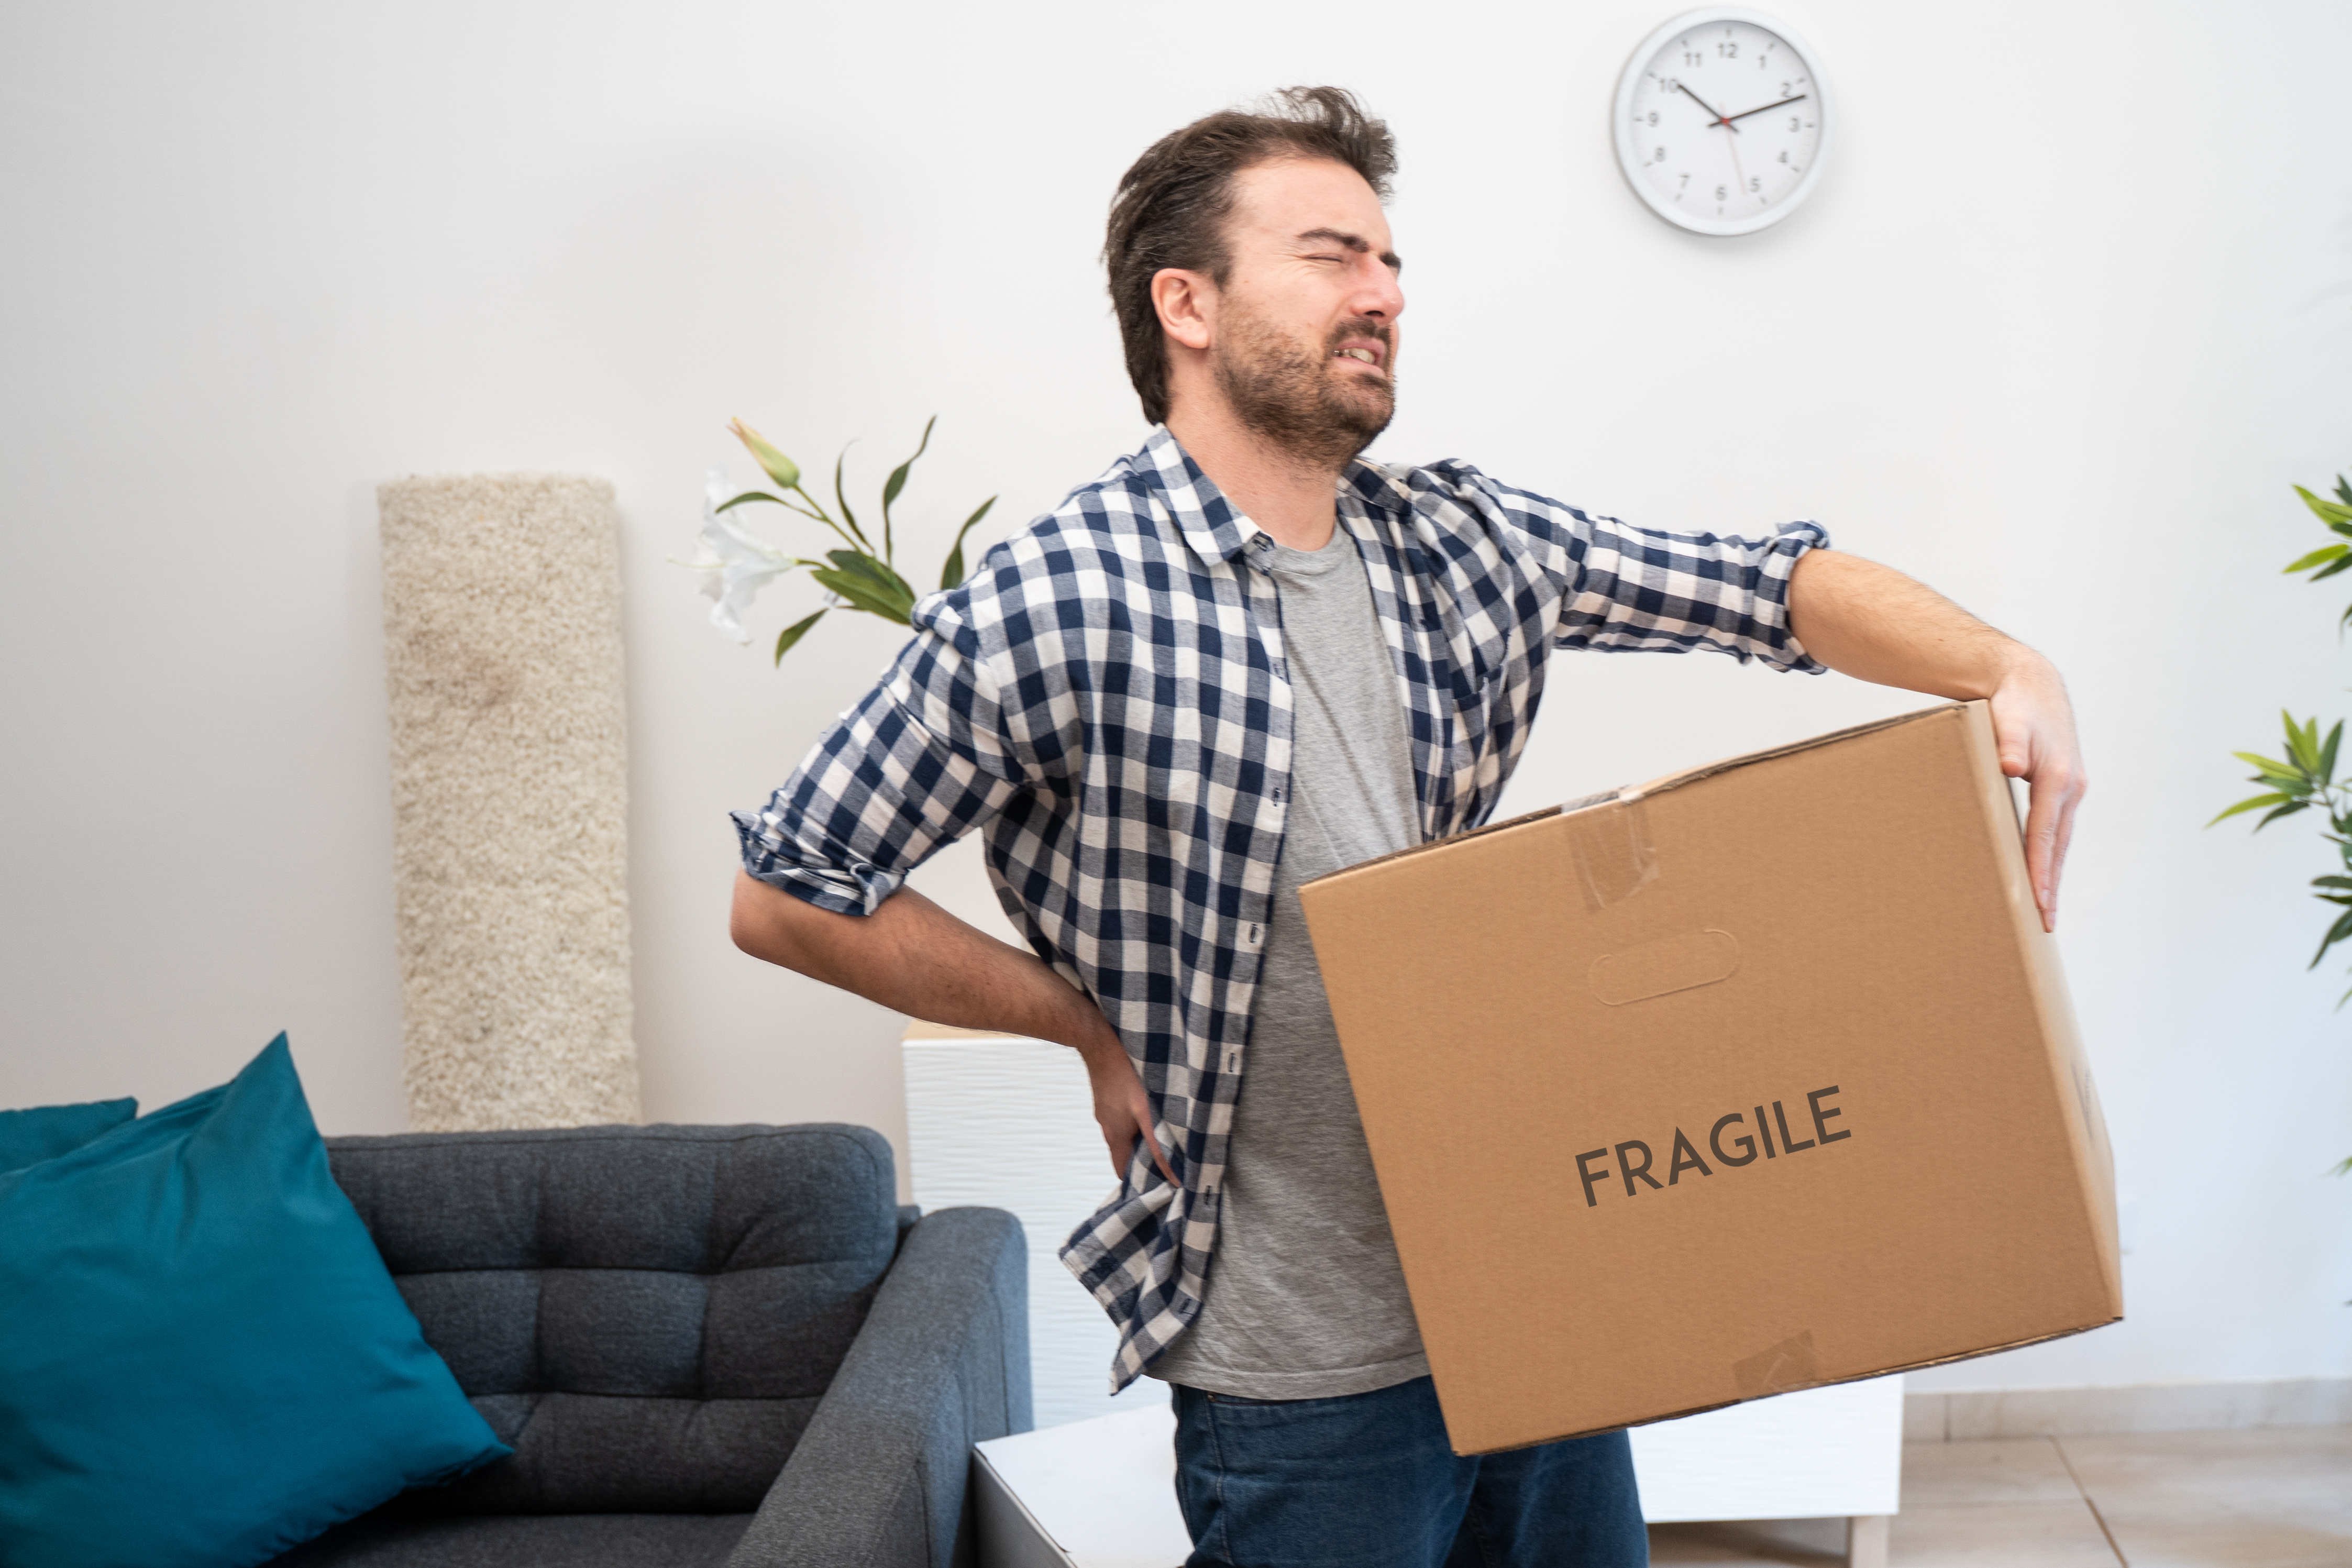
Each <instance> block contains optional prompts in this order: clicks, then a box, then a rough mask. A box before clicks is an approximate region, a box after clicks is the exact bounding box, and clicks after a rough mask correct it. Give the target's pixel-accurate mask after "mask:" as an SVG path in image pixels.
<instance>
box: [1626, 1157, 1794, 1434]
mask: <svg viewBox="0 0 2352 1568" xmlns="http://www.w3.org/2000/svg"><path fill="white" fill-rule="evenodd" d="M1628 1185H1631V1184H1630V1183H1629V1184H1628ZM1731 1381H1732V1383H1733V1384H1735V1385H1736V1386H1737V1387H1738V1390H1739V1397H1740V1398H1742V1399H1761V1398H1763V1397H1764V1396H1765V1395H1766V1394H1787V1393H1789V1392H1790V1391H1791V1390H1792V1389H1799V1388H1812V1387H1816V1386H1818V1385H1819V1384H1820V1383H1821V1382H1822V1358H1821V1357H1820V1355H1818V1354H1817V1353H1815V1352H1814V1350H1813V1331H1812V1330H1811V1329H1807V1330H1805V1331H1803V1332H1802V1333H1797V1334H1791V1335H1790V1336H1789V1337H1788V1338H1787V1339H1785V1340H1782V1341H1781V1342H1780V1343H1779V1344H1777V1345H1774V1346H1772V1347H1771V1348H1770V1349H1769V1350H1762V1351H1759V1352H1756V1353H1755V1354H1754V1355H1752V1356H1749V1357H1748V1359H1747V1360H1746V1361H1736V1362H1733V1363H1731Z"/></svg>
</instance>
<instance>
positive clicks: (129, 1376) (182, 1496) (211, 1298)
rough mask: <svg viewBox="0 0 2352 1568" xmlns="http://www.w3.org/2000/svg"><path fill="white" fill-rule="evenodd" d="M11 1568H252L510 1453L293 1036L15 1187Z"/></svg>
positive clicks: (6, 1281)
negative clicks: (413, 1301) (320, 1124)
mask: <svg viewBox="0 0 2352 1568" xmlns="http://www.w3.org/2000/svg"><path fill="white" fill-rule="evenodd" d="M0 1303H5V1308H0V1563H6V1564H7V1565H8V1568H129V1565H132V1564H136V1565H137V1568H243V1565H246V1564H251V1563H266V1562H268V1560H269V1559H270V1558H272V1557H275V1556H277V1555H278V1553H280V1552H284V1551H286V1550H287V1549H288V1548H289V1547H292V1546H294V1545H296V1544H297V1543H299V1542H303V1541H306V1540H308V1539H310V1537H311V1536H313V1535H316V1534H318V1533H319V1532H320V1531H324V1530H326V1529H327V1528H328V1527H329V1526H331V1525H333V1524H336V1523H339V1522H341V1521H343V1520H346V1519H350V1518H352V1516H354V1515H356V1514H360V1513H362V1512H365V1511H366V1510H369V1509H371V1508H373V1507H374V1506H375V1505H377V1504H378V1503H381V1502H383V1501H384V1500H387V1499H389V1498H390V1497H392V1496H393V1495H394V1493H396V1492H398V1491H400V1490H402V1489H404V1488H406V1487H411V1486H416V1485H421V1484H426V1483H430V1482H434V1481H440V1480H446V1479H449V1478H451V1477H453V1476H457V1475H460V1474H463V1473H464V1472H465V1471H467V1470H470V1469H472V1468H475V1467H477V1466H478V1465H481V1464H484V1463H486V1462H488V1461H489V1460H491V1459H495V1458H500V1457H502V1456H504V1455H506V1454H508V1453H510V1452H511V1451H512V1450H510V1449H509V1448H508V1447H506V1446H505V1445H504V1444H502V1443H500V1442H499V1440H498V1438H497V1437H496V1436H493V1435H492V1433H491V1431H490V1429H489V1427H488V1425H487V1424H486V1423H485V1422H484V1421H483V1420H482V1418H481V1416H479V1415H477V1414H476V1413H475V1412H474V1409H473V1407H472V1406H471V1405H468V1404H467V1402H466V1396H465V1394H463V1393H462V1392H460V1391H459V1389H458V1387H457V1380H456V1379H455V1378H453V1377H452V1376H451V1375H450V1374H449V1369H448V1367H447V1366H446V1365H445V1364H443V1363H442V1360H441V1358H440V1357H439V1356H437V1355H436V1354H435V1353H434V1352H433V1351H432V1349H431V1347H429V1346H427V1345H426V1344H425V1337H424V1335H423V1333H422V1332H420V1331H418V1329H417V1326H416V1319H415V1316H414V1315H413V1314H412V1313H411V1312H410V1311H409V1310H408V1306H407V1303H406V1302H404V1301H403V1300H401V1296H400V1290H399V1288H398V1287H397V1286H395V1285H394V1283H393V1281H392V1276H391V1275H390V1274H389V1273H388V1272H386V1270H385V1268H384V1266H383V1258H381V1257H380V1256H379V1255H378V1254H377V1252H376V1248H375V1244H374V1242H373V1241H372V1240H371V1239H370V1238H369V1237H368V1233H367V1227H366V1226H364V1225H362V1223H361V1221H360V1217H359V1215H358V1214H357V1213H355V1212H354V1211H353V1210H352V1205H351V1202H350V1200H349V1199H347V1198H345V1197H344V1196H343V1194H342V1190H341V1188H340V1187H338V1186H336V1185H335V1182H334V1177H333V1176H332V1175H331V1173H329V1171H328V1169H327V1152H326V1148H325V1146H324V1145H323V1144H321V1143H320V1142H319V1132H318V1129H317V1127H316V1126H315V1125H313V1124H312V1122H311V1120H310V1107H309V1105H308V1104H307V1103H305V1101H304V1100H303V1098H302V1086H301V1083H300V1081H299V1079H297V1078H296V1077H295V1073H294V1060H293V1057H292V1055H291V1053H289V1051H288V1049H287V1047H286V1037H285V1036H283V1035H280V1036H278V1038H277V1039H276V1040H274V1041H272V1042H271V1043H270V1045H269V1047H268V1048H267V1049H266V1050H264V1051H263V1052H262V1053H261V1054H260V1055H259V1056H257V1057H256V1058H254V1059H253V1061H252V1063H251V1064H250V1065H249V1066H247V1068H246V1069H245V1070H244V1071H243V1072H241V1073H239V1074H237V1076H236V1078H235V1079H232V1080H231V1081H230V1082H228V1083H226V1084H224V1085H222V1086H221V1087H220V1088H218V1089H206V1090H205V1092H204V1093H202V1094H198V1095H194V1096H192V1097H191V1098H189V1099H187V1100H182V1101H180V1102H179V1103H178V1104H177V1105H171V1106H166V1107H165V1108H164V1109H163V1110H158V1111H155V1112H153V1113H152V1114H151V1115H149V1116H146V1117H142V1119H140V1120H139V1121H130V1122H125V1123H123V1124H122V1125H121V1126H119V1127H117V1128H116V1129H115V1130H114V1131H111V1132H109V1133H106V1134H105V1135H103V1136H101V1137H100V1138H98V1139H96V1140H95V1141H94V1142H89V1143H86V1144H84V1145H82V1146H81V1147H80V1148H79V1149H76V1150H74V1151H72V1152H69V1153H66V1154H63V1155H60V1156H58V1157H57V1158H54V1159H50V1160H47V1161H45V1162H43V1163H39V1164H35V1165H30V1166H27V1167H26V1168H24V1169H22V1170H16V1171H9V1172H5V1173H0Z"/></svg>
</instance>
